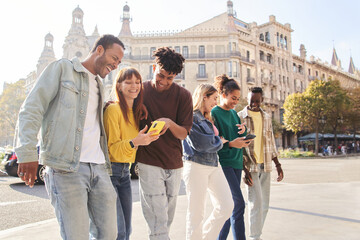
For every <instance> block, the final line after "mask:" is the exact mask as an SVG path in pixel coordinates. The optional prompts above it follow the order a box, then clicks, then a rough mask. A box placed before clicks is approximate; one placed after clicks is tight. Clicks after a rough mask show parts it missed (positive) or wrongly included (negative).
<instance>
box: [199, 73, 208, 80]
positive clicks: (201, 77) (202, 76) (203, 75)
mask: <svg viewBox="0 0 360 240" xmlns="http://www.w3.org/2000/svg"><path fill="white" fill-rule="evenodd" d="M208 78H209V77H208V74H207V73H205V74H199V73H198V74H196V80H198V81H206V80H208Z"/></svg>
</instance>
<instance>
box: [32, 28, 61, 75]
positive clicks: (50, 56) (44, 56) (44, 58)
mask: <svg viewBox="0 0 360 240" xmlns="http://www.w3.org/2000/svg"><path fill="white" fill-rule="evenodd" d="M53 42H54V37H53V35H51V33H48V34H46V36H45V43H44V49H43V51H42V53H41V56H40V58H39V60H38V63H37V65H36V75H37V76H39V75H40V74H41V72H42V71H43V70H44V69H45V67H46V66H47V65H48V64H49V63H51V62H53V61H55V60H56V58H55V53H54V48H53Z"/></svg>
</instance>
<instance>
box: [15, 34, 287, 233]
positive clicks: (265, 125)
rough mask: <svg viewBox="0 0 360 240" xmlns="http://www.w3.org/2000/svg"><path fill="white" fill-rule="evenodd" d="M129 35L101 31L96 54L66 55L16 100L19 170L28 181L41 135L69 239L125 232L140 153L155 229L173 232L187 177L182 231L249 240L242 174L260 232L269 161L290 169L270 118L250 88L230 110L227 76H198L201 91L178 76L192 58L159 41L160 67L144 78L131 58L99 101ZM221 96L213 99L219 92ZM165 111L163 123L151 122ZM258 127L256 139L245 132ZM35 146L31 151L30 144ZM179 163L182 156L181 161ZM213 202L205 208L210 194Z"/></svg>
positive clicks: (233, 91)
mask: <svg viewBox="0 0 360 240" xmlns="http://www.w3.org/2000/svg"><path fill="white" fill-rule="evenodd" d="M124 50H125V47H124V44H123V43H122V42H121V41H120V40H119V39H118V38H116V37H114V36H112V35H104V36H102V37H100V38H99V39H98V40H97V41H96V43H95V45H94V48H93V49H92V51H91V53H90V54H89V56H88V57H87V58H86V59H85V60H84V61H83V62H80V61H79V60H78V59H77V58H74V59H72V60H71V61H70V60H65V59H62V60H59V61H56V62H54V63H52V64H50V65H49V66H48V67H47V68H46V69H45V70H44V72H43V73H42V74H41V76H40V77H39V79H38V80H37V82H36V83H35V86H34V88H33V89H32V91H31V92H30V94H29V95H28V97H27V98H26V100H25V102H24V104H23V105H22V107H21V110H20V113H19V119H18V125H17V144H16V149H15V151H16V153H17V155H18V161H19V168H18V175H19V176H20V177H21V179H22V180H24V181H25V183H26V184H27V185H29V186H30V187H32V186H33V185H34V180H35V178H36V168H37V164H38V162H37V153H36V152H35V151H36V144H37V136H38V132H39V130H41V133H40V135H41V150H40V162H41V163H42V164H43V165H46V166H47V170H46V173H45V184H46V188H47V191H48V194H49V197H50V199H51V203H52V205H53V206H54V208H55V213H56V216H57V219H58V222H59V225H60V230H61V236H62V238H63V239H76V240H82V239H84V240H85V239H89V235H90V238H91V239H129V237H130V234H131V214H132V197H131V195H132V193H131V182H130V172H129V167H130V164H131V163H133V162H135V160H136V161H137V162H138V168H139V186H140V187H139V191H140V201H141V206H142V211H143V215H144V217H145V220H146V222H147V225H148V232H149V236H148V237H149V239H166V240H167V239H170V238H169V229H170V226H171V223H172V221H173V218H174V214H175V208H176V199H177V195H178V193H179V189H180V183H181V179H182V178H183V179H184V182H185V185H186V192H187V197H188V209H187V216H186V239H187V240H189V239H196V240H198V239H206V240H208V239H226V238H227V236H228V234H229V230H230V227H231V229H232V233H233V235H234V239H245V238H246V237H245V224H244V210H245V201H244V198H243V195H242V192H241V188H240V182H241V176H242V170H244V171H245V177H244V181H245V183H246V184H247V190H248V196H249V197H248V201H249V219H250V231H249V237H250V239H260V236H261V230H262V226H263V223H264V220H265V217H266V213H267V210H268V206H269V192H270V172H271V168H272V161H274V163H275V166H276V169H277V172H278V181H281V180H282V178H283V172H282V169H281V164H280V163H279V161H278V159H277V151H276V146H275V141H274V136H273V133H272V126H271V118H269V116H268V115H267V114H266V113H265V112H264V111H263V110H262V109H261V108H260V105H261V102H262V99H263V93H262V90H261V88H254V89H253V90H252V91H251V92H250V93H249V105H248V106H247V107H246V108H244V110H242V111H241V112H239V113H236V111H235V110H234V107H235V105H236V104H237V103H238V101H239V99H240V87H239V85H238V84H237V82H236V81H235V80H234V79H231V78H229V77H227V76H226V75H221V76H217V77H216V78H215V84H214V86H212V85H210V84H200V85H199V86H198V87H197V88H196V90H195V92H194V94H193V97H191V94H190V92H189V91H188V90H186V89H185V88H183V87H181V86H179V85H177V84H175V83H173V80H174V78H175V76H176V75H177V74H178V73H180V72H181V71H182V68H183V63H184V61H185V59H184V58H183V57H182V55H181V54H179V53H176V52H175V51H174V50H172V49H170V48H167V47H162V48H159V49H157V50H156V51H155V52H154V57H155V65H154V75H153V76H154V77H153V79H152V80H151V81H147V82H143V81H142V78H141V75H140V74H139V72H138V70H137V69H135V68H132V67H126V68H123V69H121V70H120V71H119V73H118V75H117V76H116V78H115V80H114V83H113V93H114V96H115V102H114V103H112V104H110V105H109V106H107V107H106V109H105V111H103V108H104V97H103V86H102V83H101V81H100V80H99V78H98V76H100V77H101V78H104V77H105V76H106V75H107V74H108V73H109V72H111V71H112V70H114V69H116V68H117V67H118V65H119V64H120V62H121V59H122V57H123V55H124ZM218 96H219V97H220V104H219V105H217V98H218ZM153 121H163V122H164V123H165V125H164V128H163V129H162V131H161V132H160V134H157V135H154V134H153V132H152V131H148V129H149V126H150V125H151V123H152V122H153ZM248 133H252V134H256V138H255V141H254V143H252V140H248V139H245V136H246V135H247V134H248ZM35 153H36V155H35ZM183 166H184V167H183ZM207 192H208V193H209V194H210V199H211V202H212V204H213V210H212V212H211V214H210V216H209V217H208V218H207V219H204V213H205V209H204V206H205V204H204V203H205V199H206V193H207Z"/></svg>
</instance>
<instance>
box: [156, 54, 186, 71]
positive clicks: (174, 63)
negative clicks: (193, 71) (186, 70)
mask: <svg viewBox="0 0 360 240" xmlns="http://www.w3.org/2000/svg"><path fill="white" fill-rule="evenodd" d="M153 56H154V57H155V62H156V64H158V65H159V66H160V67H161V68H162V69H164V70H165V71H167V72H169V73H173V74H179V73H180V72H181V70H182V69H183V64H184V61H185V58H184V57H183V56H182V55H181V54H180V53H177V52H175V51H174V50H172V49H170V48H168V47H161V48H158V49H157V50H156V51H155V52H154V55H153Z"/></svg>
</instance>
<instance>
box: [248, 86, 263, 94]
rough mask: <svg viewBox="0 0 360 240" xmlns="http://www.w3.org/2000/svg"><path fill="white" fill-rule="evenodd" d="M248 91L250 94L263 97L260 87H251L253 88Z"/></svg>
mask: <svg viewBox="0 0 360 240" xmlns="http://www.w3.org/2000/svg"><path fill="white" fill-rule="evenodd" d="M250 91H251V92H252V93H260V94H261V95H263V90H262V88H261V87H253V88H251V89H250Z"/></svg>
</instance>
